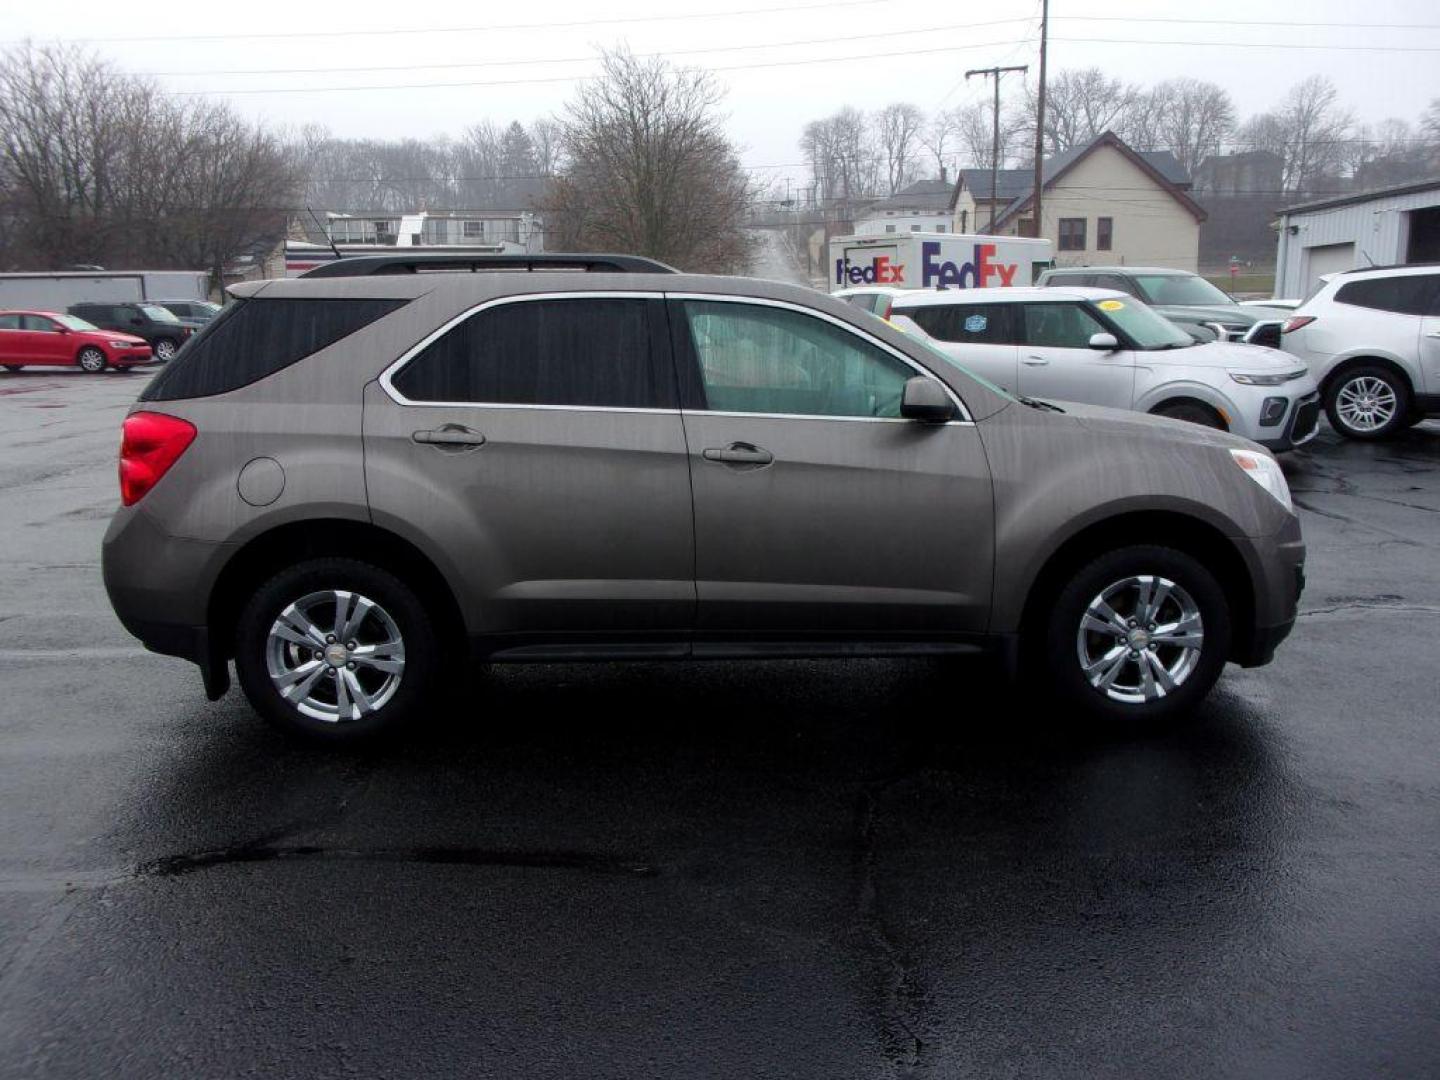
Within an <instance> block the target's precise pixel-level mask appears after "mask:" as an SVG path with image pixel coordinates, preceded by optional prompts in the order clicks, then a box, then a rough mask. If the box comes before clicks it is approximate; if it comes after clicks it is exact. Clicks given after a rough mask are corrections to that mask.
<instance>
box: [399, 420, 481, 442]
mask: <svg viewBox="0 0 1440 1080" xmlns="http://www.w3.org/2000/svg"><path fill="white" fill-rule="evenodd" d="M410 438H412V439H414V440H415V441H416V442H417V443H429V444H431V445H435V446H484V445H485V436H484V435H481V434H480V432H478V431H471V430H470V429H469V428H467V427H460V426H459V425H458V424H446V425H445V426H444V427H438V428H435V429H434V430H433V431H417V432H415V434H413V435H411V436H410Z"/></svg>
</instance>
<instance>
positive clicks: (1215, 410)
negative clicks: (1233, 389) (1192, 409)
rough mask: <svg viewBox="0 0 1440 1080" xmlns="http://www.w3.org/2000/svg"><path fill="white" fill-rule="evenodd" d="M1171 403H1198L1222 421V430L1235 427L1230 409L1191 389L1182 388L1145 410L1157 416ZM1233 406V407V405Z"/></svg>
mask: <svg viewBox="0 0 1440 1080" xmlns="http://www.w3.org/2000/svg"><path fill="white" fill-rule="evenodd" d="M1171 405H1198V406H1199V407H1200V408H1202V409H1204V410H1205V411H1206V412H1208V413H1211V414H1212V415H1214V417H1215V419H1216V420H1218V421H1219V423H1220V430H1221V431H1231V430H1233V429H1234V427H1235V424H1234V421H1233V420H1232V419H1231V411H1228V410H1227V409H1226V408H1225V407H1224V406H1221V405H1217V404H1215V403H1214V402H1213V401H1209V400H1207V399H1206V398H1203V397H1200V396H1199V395H1197V394H1195V393H1192V392H1191V391H1189V390H1182V391H1180V392H1178V393H1174V394H1171V395H1169V396H1167V397H1164V398H1162V399H1161V400H1159V401H1157V402H1155V403H1154V404H1153V405H1151V406H1150V407H1149V408H1148V409H1146V410H1145V411H1146V412H1147V413H1149V414H1150V415H1151V416H1155V415H1158V414H1159V412H1160V410H1161V409H1165V408H1168V407H1169V406H1171ZM1231 408H1232V409H1233V406H1232V407H1231Z"/></svg>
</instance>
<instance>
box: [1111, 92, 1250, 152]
mask: <svg viewBox="0 0 1440 1080" xmlns="http://www.w3.org/2000/svg"><path fill="white" fill-rule="evenodd" d="M1146 96H1148V97H1149V99H1150V101H1149V108H1148V109H1147V108H1144V107H1143V106H1142V107H1140V108H1137V110H1136V111H1137V112H1140V113H1149V114H1150V117H1151V122H1152V123H1153V125H1154V137H1153V141H1146V140H1144V139H1134V140H1132V142H1133V143H1134V144H1135V145H1137V146H1140V147H1141V148H1142V149H1166V150H1169V151H1170V152H1171V153H1172V154H1174V155H1175V157H1176V158H1177V159H1178V160H1179V162H1180V164H1181V165H1182V166H1183V167H1184V168H1185V170H1186V171H1187V172H1193V171H1194V170H1195V167H1196V166H1198V165H1199V164H1200V162H1202V161H1204V160H1205V158H1207V157H1209V156H1210V155H1211V154H1216V153H1219V151H1220V147H1221V145H1222V144H1223V143H1224V142H1225V140H1226V139H1228V138H1229V137H1230V134H1231V133H1232V132H1233V131H1234V130H1235V103H1234V102H1233V101H1232V100H1231V99H1230V95H1229V93H1227V92H1226V90H1225V89H1224V88H1223V87H1221V86H1218V85H1216V84H1215V83H1212V82H1205V81H1203V80H1201V79H1170V80H1168V81H1166V82H1163V83H1160V84H1159V85H1158V86H1156V87H1155V88H1154V89H1153V90H1151V91H1150V94H1149V95H1140V97H1142V98H1143V97H1146Z"/></svg>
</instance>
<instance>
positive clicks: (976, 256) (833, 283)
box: [830, 232, 1055, 292]
mask: <svg viewBox="0 0 1440 1080" xmlns="http://www.w3.org/2000/svg"><path fill="white" fill-rule="evenodd" d="M1054 261H1055V250H1054V247H1053V246H1052V245H1051V243H1050V241H1049V240H1035V239H1031V238H1030V237H1024V236H976V235H973V234H969V233H939V232H934V233H927V232H909V233H886V234H884V235H880V236H837V237H835V238H834V239H832V240H831V241H830V291H831V292H834V291H835V290H836V289H850V288H854V287H855V286H857V285H892V286H894V287H895V288H898V289H983V288H990V287H995V286H1005V285H1033V284H1035V279H1036V278H1038V277H1039V276H1040V275H1041V274H1042V273H1043V272H1044V271H1046V270H1048V269H1050V267H1051V266H1052V265H1054Z"/></svg>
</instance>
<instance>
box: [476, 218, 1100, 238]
mask: <svg viewBox="0 0 1440 1080" xmlns="http://www.w3.org/2000/svg"><path fill="white" fill-rule="evenodd" d="M1101 220H1102V221H1103V220H1104V219H1103V218H1102V219H1101ZM464 228H465V239H467V240H474V239H478V238H480V237H482V236H484V235H485V225H484V223H483V222H479V221H467V222H465V225H464Z"/></svg>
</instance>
